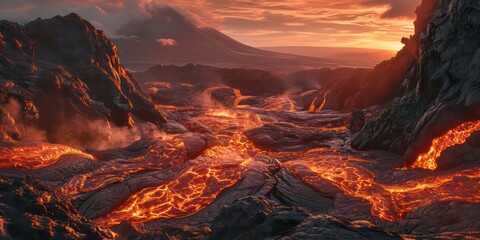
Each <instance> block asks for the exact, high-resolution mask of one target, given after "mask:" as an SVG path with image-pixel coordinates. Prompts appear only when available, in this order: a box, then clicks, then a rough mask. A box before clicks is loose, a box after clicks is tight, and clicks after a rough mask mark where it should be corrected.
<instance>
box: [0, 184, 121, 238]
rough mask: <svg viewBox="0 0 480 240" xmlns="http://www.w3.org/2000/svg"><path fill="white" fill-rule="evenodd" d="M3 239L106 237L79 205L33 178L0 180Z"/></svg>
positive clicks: (0, 235) (107, 236) (0, 233)
mask: <svg viewBox="0 0 480 240" xmlns="http://www.w3.org/2000/svg"><path fill="white" fill-rule="evenodd" d="M0 192H1V197H0V203H1V204H0V213H1V214H0V215H1V216H2V219H1V220H2V221H1V228H2V230H3V231H0V238H2V239H79V238H83V239H105V238H112V237H113V235H111V234H110V233H107V232H103V231H102V230H100V229H98V228H96V227H93V226H92V225H91V224H90V222H89V221H88V220H86V219H85V218H84V217H82V216H80V215H79V214H78V213H77V211H76V210H75V208H74V207H73V206H72V205H71V204H69V203H67V202H66V201H65V200H61V199H59V198H57V197H56V196H55V195H54V194H53V193H51V192H49V191H48V190H45V189H43V188H42V187H39V186H38V185H36V184H35V183H33V182H31V181H29V180H16V181H13V182H12V181H9V180H5V179H0Z"/></svg>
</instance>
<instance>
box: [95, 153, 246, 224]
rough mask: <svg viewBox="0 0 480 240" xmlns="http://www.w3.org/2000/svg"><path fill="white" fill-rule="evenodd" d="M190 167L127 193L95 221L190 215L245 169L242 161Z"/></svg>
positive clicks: (132, 221)
mask: <svg viewBox="0 0 480 240" xmlns="http://www.w3.org/2000/svg"><path fill="white" fill-rule="evenodd" d="M211 160H213V159H209V158H206V159H205V163H202V164H200V165H196V166H192V167H190V168H188V169H187V170H186V171H185V172H183V173H182V174H181V175H180V176H179V177H178V178H176V179H175V180H173V181H171V182H168V183H166V184H164V185H160V186H156V187H150V188H145V189H143V190H141V191H139V192H137V193H135V194H133V195H131V196H130V197H129V198H128V199H127V200H126V201H125V203H123V204H122V206H120V207H119V208H117V209H116V210H114V211H113V212H111V213H110V214H108V215H107V216H105V217H102V218H100V219H97V220H95V222H96V223H98V224H100V225H103V226H111V225H113V224H118V223H120V222H122V221H123V220H128V221H129V222H131V223H133V224H138V223H144V222H148V221H152V220H155V219H161V218H180V217H186V216H189V215H193V214H195V213H197V212H199V211H200V210H202V209H203V208H205V207H206V206H208V205H209V204H210V203H211V202H212V201H213V200H215V198H216V197H217V195H218V194H219V193H220V192H221V191H222V190H224V189H226V188H228V187H230V186H232V185H234V184H235V183H237V182H238V181H239V180H240V179H241V177H242V172H243V170H244V169H245V164H244V161H243V160H241V161H237V162H233V163H230V164H225V163H223V164H222V165H215V164H211V163H209V161H211Z"/></svg>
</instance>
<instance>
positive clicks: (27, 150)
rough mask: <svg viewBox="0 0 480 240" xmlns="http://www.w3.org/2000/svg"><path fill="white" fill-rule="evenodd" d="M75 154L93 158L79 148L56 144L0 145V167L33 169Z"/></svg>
mask: <svg viewBox="0 0 480 240" xmlns="http://www.w3.org/2000/svg"><path fill="white" fill-rule="evenodd" d="M69 154H75V155H79V156H81V157H83V158H88V159H92V160H93V159H94V158H93V156H92V155H90V154H86V153H84V152H82V151H80V150H77V149H74V148H71V147H68V146H64V145H58V144H48V143H37V144H35V145H23V146H9V147H0V168H15V169H25V170H33V169H39V168H43V167H46V166H50V165H52V164H54V163H56V162H57V161H58V160H59V158H60V157H61V156H64V155H69Z"/></svg>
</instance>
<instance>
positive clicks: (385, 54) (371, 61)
mask: <svg viewBox="0 0 480 240" xmlns="http://www.w3.org/2000/svg"><path fill="white" fill-rule="evenodd" d="M260 49H263V50H266V51H273V52H281V53H287V54H296V55H302V56H309V57H322V58H327V59H334V60H337V61H339V62H348V63H351V64H354V65H355V64H357V65H358V66H365V67H373V66H375V65H377V64H378V63H380V62H382V61H385V60H388V59H390V58H392V57H394V56H395V54H396V51H389V50H382V49H368V48H338V47H309V46H280V47H261V48H260Z"/></svg>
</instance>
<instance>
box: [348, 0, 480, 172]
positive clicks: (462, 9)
mask: <svg viewBox="0 0 480 240" xmlns="http://www.w3.org/2000/svg"><path fill="white" fill-rule="evenodd" d="M417 15H418V18H417V21H416V22H415V27H416V30H415V35H414V36H412V37H411V38H410V39H408V40H406V39H405V42H407V47H408V46H409V45H417V46H418V47H417V49H415V48H414V50H416V51H415V53H414V54H415V58H414V62H413V64H412V65H411V66H410V67H408V68H406V69H404V75H405V78H404V79H403V83H402V91H401V97H398V98H396V99H395V100H394V101H392V102H391V103H390V104H389V105H390V107H389V108H388V109H387V110H386V111H385V112H384V113H383V114H382V116H381V117H380V118H379V119H377V120H375V121H373V122H370V123H367V125H366V126H365V127H364V129H363V130H362V131H361V132H360V133H359V134H358V135H356V137H355V138H354V140H353V142H352V146H353V147H355V148H357V149H373V148H380V149H386V150H390V151H394V152H397V153H406V163H407V165H408V164H411V163H412V159H414V158H415V157H416V156H417V155H418V154H419V153H420V152H424V151H425V150H426V149H425V148H426V147H428V146H429V142H431V141H432V139H434V138H436V137H438V136H440V135H442V134H444V133H446V132H447V130H449V129H451V128H453V127H455V126H457V125H459V124H460V123H463V122H466V121H470V120H474V119H479V106H480V105H479V104H480V92H479V90H480V88H479V86H480V65H479V63H480V51H479V50H480V2H478V1H476V0H424V1H423V2H422V4H421V5H420V6H419V7H418V9H417ZM407 47H406V48H407ZM402 51H403V50H402Z"/></svg>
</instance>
